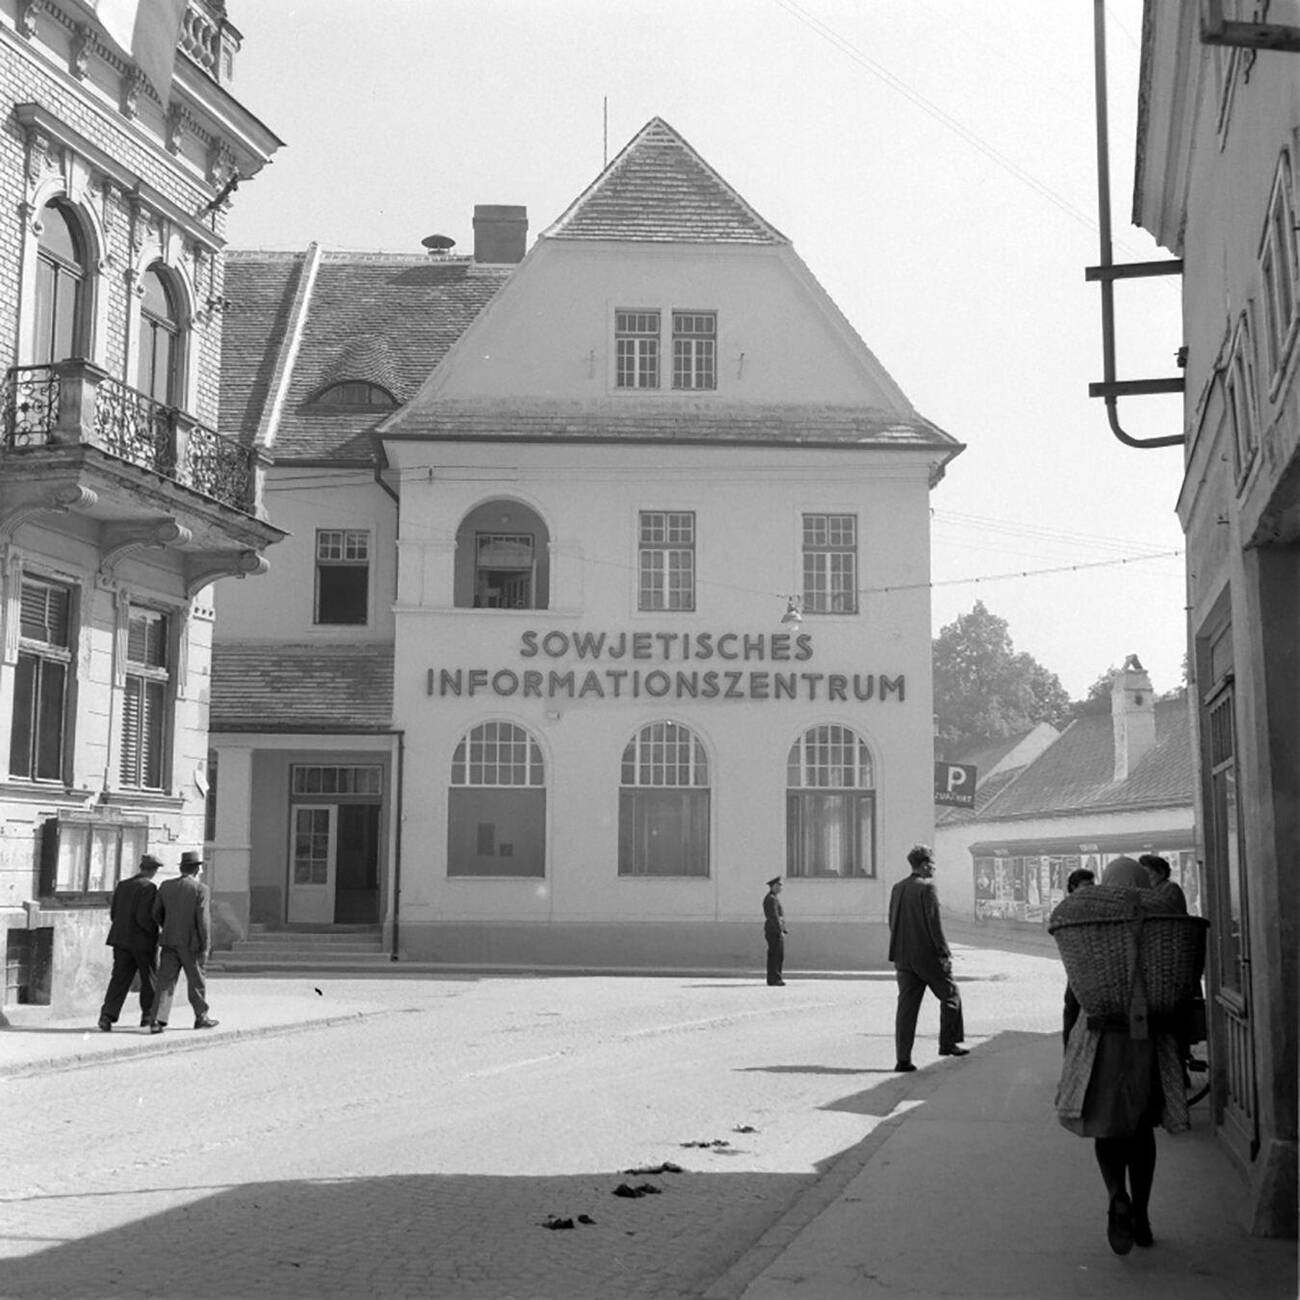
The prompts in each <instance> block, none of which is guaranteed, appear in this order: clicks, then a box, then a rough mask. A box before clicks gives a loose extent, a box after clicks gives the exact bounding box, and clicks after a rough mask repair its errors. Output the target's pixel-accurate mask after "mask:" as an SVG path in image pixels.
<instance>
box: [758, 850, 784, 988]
mask: <svg viewBox="0 0 1300 1300" xmlns="http://www.w3.org/2000/svg"><path fill="white" fill-rule="evenodd" d="M785 935H786V928H785V909H784V908H783V907H782V906H781V877H780V876H773V877H772V879H771V880H769V881H768V882H767V893H766V894H764V895H763V938H764V939H766V940H767V982H768V984H769V985H772V986H773V987H775V988H780V987H782V986H783V985H784V984H785V980H783V979H782V978H781V967H782V966H783V965H784V964H785Z"/></svg>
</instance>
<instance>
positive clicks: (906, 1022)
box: [894, 966, 966, 1061]
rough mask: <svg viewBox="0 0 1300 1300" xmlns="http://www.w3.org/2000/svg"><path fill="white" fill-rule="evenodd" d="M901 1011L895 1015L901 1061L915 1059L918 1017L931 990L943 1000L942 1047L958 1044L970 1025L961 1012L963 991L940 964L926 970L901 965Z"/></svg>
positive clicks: (899, 987)
mask: <svg viewBox="0 0 1300 1300" xmlns="http://www.w3.org/2000/svg"><path fill="white" fill-rule="evenodd" d="M896 973H897V976H898V1011H897V1013H896V1015H895V1017H894V1046H895V1048H896V1049H897V1052H898V1059H899V1060H900V1061H910V1060H911V1059H912V1044H913V1043H914V1042H915V1041H916V1017H917V1015H918V1014H919V1012H920V1010H921V999H922V998H923V997H925V991H926V989H929V990H930V992H931V993H933V994H934V996H935V997H936V998H938V999H939V1050H940V1051H941V1052H944V1051H947V1050H948V1049H949V1048H953V1047H956V1046H957V1044H958V1043H960V1042H961V1040H962V1039H963V1038H965V1037H966V1026H965V1022H964V1021H963V1019H962V1013H961V992H960V991H959V990H958V988H957V985H956V984H955V983H954V982H953V978H952V976H951V975H950V974H948V973H947V972H946V971H944V970H942V969H940V968H939V967H937V966H936V967H934V968H932V969H927V970H924V971H919V970H914V969H913V968H912V967H910V966H899V967H897V969H896Z"/></svg>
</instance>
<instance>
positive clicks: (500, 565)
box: [474, 533, 537, 609]
mask: <svg viewBox="0 0 1300 1300" xmlns="http://www.w3.org/2000/svg"><path fill="white" fill-rule="evenodd" d="M535 554H536V552H535V549H534V546H533V535H532V533H476V534H475V535H474V607H475V608H476V609H532V608H533V586H534V579H535V578H536V575H537V566H536V562H535V558H534V557H535Z"/></svg>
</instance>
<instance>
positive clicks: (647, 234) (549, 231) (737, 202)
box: [538, 116, 790, 245]
mask: <svg viewBox="0 0 1300 1300" xmlns="http://www.w3.org/2000/svg"><path fill="white" fill-rule="evenodd" d="M662 149H668V150H672V151H674V152H675V153H676V154H678V155H679V157H682V158H684V159H686V160H687V162H688V163H689V164H690V165H692V166H693V167H694V168H696V169H698V171H699V172H701V173H703V177H704V179H706V180H707V181H708V182H710V183H711V184H712V185H713V186H714V187H716V191H717V192H715V193H712V194H706V195H703V196H701V195H700V194H696V195H695V196H694V197H695V200H696V202H695V204H694V205H691V204H690V203H684V202H683V201H682V200H683V196H682V194H681V193H680V192H678V193H676V194H674V195H671V196H670V195H668V194H667V193H665V188H664V185H663V184H662V182H663V181H664V180H665V179H666V178H665V177H663V176H660V177H658V178H654V177H652V178H649V183H648V184H647V182H646V180H645V179H644V178H643V179H642V181H641V185H640V186H639V187H638V186H637V184H636V180H635V178H633V177H632V176H631V172H632V170H633V168H634V167H635V166H636V165H637V164H641V163H645V164H648V162H649V157H648V156H649V154H650V151H651V150H662ZM656 179H657V180H658V182H659V183H658V184H656V183H655V181H656ZM679 179H680V178H679ZM620 183H622V184H623V188H625V189H627V190H630V191H634V193H632V194H629V195H628V196H627V197H625V198H622V199H620V197H619V196H618V195H617V194H615V193H614V191H615V190H616V189H617V188H618V187H619V186H620ZM680 189H681V186H680V185H679V186H678V190H679V191H680ZM652 198H657V199H659V200H661V204H660V209H659V210H658V212H656V210H655V209H654V208H652V207H650V206H649V200H651V199H652ZM602 200H604V201H605V204H604V206H606V207H607V208H608V209H609V210H608V211H607V212H605V213H603V214H602V213H598V212H596V211H595V209H596V208H598V207H599V206H601V202H602ZM720 200H721V202H720ZM724 206H725V207H728V208H731V209H733V213H732V215H733V217H734V216H735V215H736V214H735V212H734V209H739V213H740V214H741V215H742V216H743V217H744V219H745V220H744V221H742V222H734V221H733V223H732V224H731V230H730V233H725V228H724V227H718V228H715V229H714V230H712V232H710V230H709V228H708V226H707V224H706V223H705V221H704V220H703V218H704V217H705V215H706V213H708V212H712V214H713V216H714V218H715V221H716V219H717V217H718V215H719V213H720V210H721V209H722V208H723V207H724ZM584 217H585V218H587V221H586V222H585V223H584V221H583V218H584ZM656 217H657V218H658V220H659V222H660V225H659V233H654V230H655V219H656ZM665 218H666V219H665ZM584 225H585V226H586V227H589V228H586V229H583V228H581V227H583V226H584ZM692 227H694V228H695V238H694V239H692V237H691V233H690V232H691V230H692ZM538 238H540V239H614V240H618V239H625V240H630V239H637V240H651V241H656V242H667V243H673V242H677V243H691V242H700V243H719V242H722V243H737V242H740V243H767V244H787V245H788V244H789V243H790V240H789V238H788V237H787V236H785V235H783V234H782V233H781V232H780V231H779V230H778V229H777V228H776V227H775V226H774V225H772V223H771V222H770V221H767V220H766V219H765V218H764V217H762V216H760V215H759V213H758V212H757V211H756V210H755V209H754V208H753V207H752V206H751V205H750V203H749V202H748V201H747V200H746V199H745V198H743V197H742V196H741V195H740V194H739V193H738V192H737V191H736V190H735V189H734V188H733V187H732V186H731V185H730V184H728V182H727V181H725V180H724V179H723V178H722V176H721V175H720V174H719V173H718V172H717V171H716V170H715V169H714V168H713V167H712V166H710V165H709V163H707V162H706V161H705V160H704V159H703V158H702V157H701V156H700V154H699V152H698V151H697V150H696V149H695V148H694V147H693V146H692V145H691V144H690V143H689V141H687V139H686V138H685V137H684V136H683V135H682V134H681V132H680V131H678V130H676V129H675V128H674V127H673V126H671V125H670V124H669V123H668V122H666V121H665V120H664V119H663V118H662V117H659V116H655V117H652V118H651V119H650V120H649V121H648V122H647V123H646V124H645V125H644V126H643V127H642V128H641V129H640V130H639V131H638V132H637V133H636V134H635V135H634V136H633V137H632V139H631V140H629V141H628V143H627V144H625V145H624V146H623V148H622V149H620V150H619V152H618V153H617V154H616V155H615V156H614V158H613V159H612V160H611V161H610V162H609V163H607V164H606V165H605V167H604V168H603V169H602V170H601V172H600V174H599V175H598V176H596V178H595V179H594V180H593V181H592V182H591V184H589V185H588V186H587V187H586V189H584V190H583V191H582V193H581V194H579V195H578V197H577V198H576V199H574V200H573V202H572V203H570V204H569V206H568V207H567V208H566V209H565V210H564V211H563V212H562V213H561V214H560V216H559V217H558V218H556V220H555V221H553V222H552V223H551V224H550V225H549V226H548V227H547V228H546V229H545V230H544V231H542V233H541V235H539V236H538Z"/></svg>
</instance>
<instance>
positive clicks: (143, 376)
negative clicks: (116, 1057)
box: [0, 0, 281, 1019]
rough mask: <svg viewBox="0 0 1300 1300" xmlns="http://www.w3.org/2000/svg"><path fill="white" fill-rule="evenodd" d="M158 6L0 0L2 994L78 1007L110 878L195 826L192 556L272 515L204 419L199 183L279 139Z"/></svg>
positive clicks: (205, 651) (38, 1012)
mask: <svg viewBox="0 0 1300 1300" xmlns="http://www.w3.org/2000/svg"><path fill="white" fill-rule="evenodd" d="M167 8H168V7H167V6H158V8H157V11H156V13H154V14H153V15H152V16H151V17H149V18H147V19H141V23H140V24H137V25H136V27H135V28H134V36H133V34H132V29H131V28H130V27H128V28H127V29H126V32H125V34H123V33H122V32H119V31H118V30H117V28H118V25H119V19H120V14H119V12H118V11H117V10H114V11H112V12H111V13H110V14H109V15H108V17H107V18H106V19H105V20H104V23H106V24H107V25H104V24H103V23H101V22H100V21H98V20H96V19H94V18H93V17H92V14H93V11H94V7H93V6H90V7H89V8H88V7H87V6H85V5H78V4H75V3H68V4H62V3H59V0H42V3H39V4H37V3H32V2H31V0H3V2H2V3H0V72H3V78H4V95H5V104H4V121H3V125H0V187H3V190H4V198H5V211H6V212H7V213H8V214H9V215H8V217H7V219H6V220H7V226H6V230H7V232H8V234H7V237H6V238H5V239H4V240H3V241H0V320H2V322H3V323H2V325H0V340H3V343H2V345H0V346H2V347H3V352H4V358H5V363H4V364H5V376H4V387H3V395H2V402H0V407H2V410H3V431H2V441H0V762H3V763H4V764H5V769H4V775H3V777H2V778H0V941H2V943H3V949H4V959H5V987H4V995H3V1018H5V1019H13V1018H15V1017H22V1016H29V1017H37V1018H39V1017H40V1016H48V1015H58V1014H67V1013H68V1012H71V1011H77V1012H82V1011H86V1010H88V1009H89V1008H91V1007H93V1006H94V1005H95V1004H96V1003H97V1002H98V1001H99V999H100V997H101V996H102V993H103V987H104V984H105V982H106V979H107V971H108V964H109V962H108V959H109V956H110V950H109V949H108V948H106V947H105V936H106V934H107V929H108V919H107V906H106V905H107V901H108V897H109V893H110V891H111V890H112V889H113V887H114V885H115V884H116V882H117V880H118V879H119V877H121V876H124V875H126V876H129V875H131V874H133V872H134V870H135V867H136V864H137V861H138V859H139V857H140V855H141V854H142V853H143V852H145V851H148V852H150V853H152V854H154V855H156V856H157V857H159V858H161V859H162V861H163V862H164V864H165V866H166V868H167V871H168V872H170V871H172V870H174V869H175V867H176V864H177V861H178V859H179V857H180V853H181V851H182V850H183V849H186V848H196V847H198V846H199V845H201V843H202V840H203V820H204V800H205V793H206V790H207V776H206V767H207V712H208V705H207V698H208V659H209V648H210V642H211V632H212V610H211V600H210V591H211V584H212V583H213V582H214V581H215V580H216V579H217V578H219V577H222V576H225V575H244V574H250V573H256V572H259V571H260V570H261V569H263V568H264V567H265V564H266V562H265V560H264V559H263V556H262V551H263V550H264V549H265V548H266V547H267V546H268V545H270V544H271V543H273V542H276V541H278V540H279V538H280V536H281V533H280V531H279V530H278V529H276V528H275V527H273V526H272V525H271V524H269V523H268V522H267V521H266V519H265V516H264V514H263V512H262V509H261V503H260V497H259V486H260V485H259V480H258V469H257V464H256V462H255V459H254V457H253V455H252V454H251V452H250V451H249V449H248V448H247V447H246V446H242V445H240V444H239V443H238V442H237V441H235V440H232V439H228V438H226V437H224V436H223V434H222V433H221V432H220V426H219V425H218V422H217V397H218V366H219V362H220V345H221V340H220V334H221V306H222V291H223V283H222V250H223V245H224V236H223V233H222V231H223V227H224V223H225V211H226V199H227V198H228V196H229V194H230V192H231V189H232V188H233V183H234V182H235V181H236V179H247V178H248V177H251V176H252V175H253V174H254V173H255V172H256V171H257V170H258V169H259V168H260V167H261V166H263V165H264V164H265V163H266V162H267V161H268V159H269V158H270V156H271V154H272V153H273V152H274V150H275V149H276V148H277V147H278V145H279V141H278V140H277V139H276V137H275V136H274V135H273V134H272V133H271V132H270V131H269V130H268V129H267V128H266V127H265V126H263V125H262V123H261V122H259V121H258V120H257V119H256V118H255V117H254V116H253V115H252V114H251V113H250V112H249V111H248V110H247V109H246V108H245V107H244V106H243V105H242V104H241V103H240V102H239V101H238V100H237V99H236V98H235V97H234V96H233V95H232V94H231V92H230V90H229V88H228V84H227V83H228V81H229V78H230V74H231V67H232V63H233V59H234V57H235V54H236V52H237V50H238V47H239V43H240V36H239V33H238V31H236V29H235V28H234V27H233V26H232V25H231V24H230V22H229V20H228V19H227V17H226V12H225V5H224V3H221V0H190V2H189V4H188V5H181V6H179V12H177V13H175V14H174V15H173V16H174V18H175V24H174V25H173V24H172V23H171V22H169V21H168V20H167V19H166V17H165V15H164V10H166V9H167ZM172 8H173V9H174V8H175V7H174V6H173V7H172ZM133 40H134V42H135V43H134V44H133V43H132V42H133ZM119 41H124V42H125V44H120V43H119ZM141 42H143V44H141Z"/></svg>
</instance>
